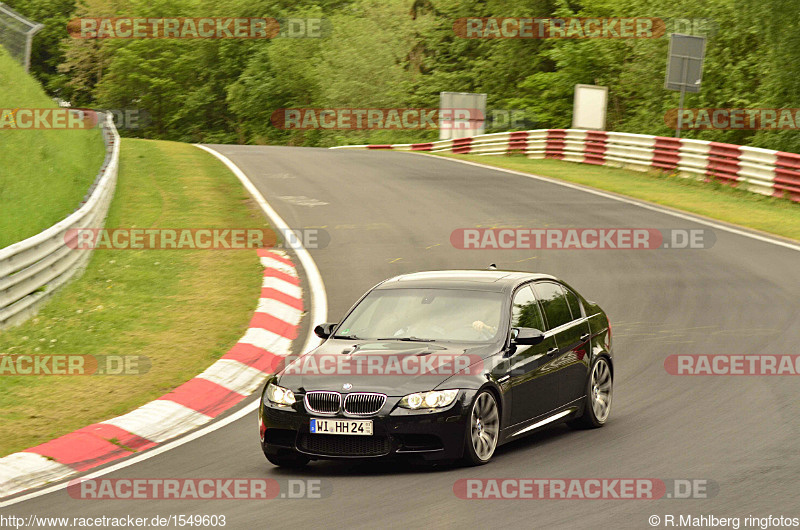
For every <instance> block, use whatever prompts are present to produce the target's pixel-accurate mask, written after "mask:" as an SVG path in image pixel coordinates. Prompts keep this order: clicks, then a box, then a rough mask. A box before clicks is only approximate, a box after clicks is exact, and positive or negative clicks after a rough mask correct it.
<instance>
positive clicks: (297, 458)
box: [265, 452, 309, 469]
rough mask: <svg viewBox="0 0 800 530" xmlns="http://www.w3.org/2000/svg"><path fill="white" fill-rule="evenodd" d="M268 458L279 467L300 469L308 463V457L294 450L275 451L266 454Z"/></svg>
mask: <svg viewBox="0 0 800 530" xmlns="http://www.w3.org/2000/svg"><path fill="white" fill-rule="evenodd" d="M265 456H266V457H267V460H269V461H270V463H271V464H273V465H275V466H278V467H288V468H291V469H299V468H301V467H305V465H306V464H308V461H309V459H308V457H306V456H305V455H301V454H300V453H294V452H291V453H289V452H285V453H275V454H265Z"/></svg>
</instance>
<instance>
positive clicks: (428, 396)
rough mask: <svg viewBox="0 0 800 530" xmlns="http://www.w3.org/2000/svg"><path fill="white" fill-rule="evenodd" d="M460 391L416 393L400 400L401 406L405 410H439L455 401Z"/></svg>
mask: <svg viewBox="0 0 800 530" xmlns="http://www.w3.org/2000/svg"><path fill="white" fill-rule="evenodd" d="M457 395H458V390H433V391H431V392H416V393H414V394H409V395H407V396H405V397H404V398H403V399H401V400H400V403H399V405H400V406H401V407H403V408H405V409H438V408H441V407H446V406H447V405H449V404H450V403H452V402H453V401H455V399H456V396H457Z"/></svg>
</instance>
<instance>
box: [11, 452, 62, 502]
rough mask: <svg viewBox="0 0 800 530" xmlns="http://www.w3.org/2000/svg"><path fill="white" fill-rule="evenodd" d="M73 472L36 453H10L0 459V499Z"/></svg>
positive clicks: (59, 478)
mask: <svg viewBox="0 0 800 530" xmlns="http://www.w3.org/2000/svg"><path fill="white" fill-rule="evenodd" d="M74 472H75V470H74V469H72V468H71V467H69V466H67V465H64V464H59V463H58V462H56V461H54V460H49V459H47V458H45V457H44V456H42V455H39V454H36V453H12V454H10V455H8V456H4V457H3V458H2V459H0V497H6V496H8V495H13V494H14V493H17V492H20V491H23V490H25V489H27V488H30V487H33V486H36V485H37V484H42V483H47V482H53V481H54V480H61V479H62V478H64V477H66V476H69V475H71V474H72V473H74ZM0 506H2V504H0Z"/></svg>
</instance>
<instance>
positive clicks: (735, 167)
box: [332, 129, 800, 202]
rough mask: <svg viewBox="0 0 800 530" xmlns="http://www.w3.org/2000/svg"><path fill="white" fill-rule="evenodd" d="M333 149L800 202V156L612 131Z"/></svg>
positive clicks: (507, 134)
mask: <svg viewBox="0 0 800 530" xmlns="http://www.w3.org/2000/svg"><path fill="white" fill-rule="evenodd" d="M332 149H392V150H395V151H429V152H432V153H439V152H452V153H460V154H475V155H504V154H509V153H521V154H525V155H526V156H527V157H528V158H557V159H561V160H567V161H569V162H579V163H583V164H594V165H604V166H613V167H623V168H626V169H634V170H638V171H649V170H654V169H657V170H661V171H674V172H675V173H677V174H679V175H681V176H684V177H691V178H695V179H699V180H720V181H723V182H726V183H728V184H731V185H735V186H737V187H741V188H743V189H746V190H748V191H751V192H754V193H759V194H761V195H771V196H776V197H789V198H790V199H791V200H793V201H795V202H800V155H798V154H794V153H784V152H782V151H773V150H771V149H761V148H758V147H748V146H742V145H733V144H724V143H719V142H707V141H704V140H691V139H685V138H668V137H662V136H649V135H645V134H631V133H619V132H608V131H586V130H580V129H536V130H532V131H515V132H504V133H493V134H482V135H479V136H473V137H470V138H459V139H456V140H440V141H437V142H427V143H418V144H392V145H389V144H382V145H343V146H337V147H332Z"/></svg>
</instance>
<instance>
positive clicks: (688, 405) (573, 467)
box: [3, 146, 800, 528]
mask: <svg viewBox="0 0 800 530" xmlns="http://www.w3.org/2000/svg"><path fill="white" fill-rule="evenodd" d="M214 147H215V149H218V150H219V151H220V152H221V153H222V154H224V155H226V156H228V157H229V158H230V159H231V160H232V161H233V162H235V163H236V164H237V165H238V166H239V167H240V168H241V169H242V170H243V171H244V172H245V173H246V174H247V175H248V176H249V177H250V179H251V180H252V181H253V183H254V184H255V185H256V186H257V187H258V188H259V190H260V191H261V192H262V194H263V195H264V196H265V198H266V199H267V201H268V202H269V203H270V205H271V206H272V207H273V208H274V209H275V210H277V212H278V213H279V214H280V215H281V216H282V217H283V219H284V220H285V221H286V222H287V223H288V224H289V225H290V226H291V227H292V228H303V227H321V228H324V229H325V230H327V231H328V232H329V234H330V237H331V243H330V245H329V246H328V247H327V248H324V249H317V250H314V249H311V250H310V252H311V255H312V256H313V258H314V260H315V261H316V263H317V265H318V267H319V270H320V272H321V274H322V277H323V280H324V281H325V285H326V288H327V296H328V303H329V320H331V321H333V320H336V319H338V318H339V317H340V316H342V314H343V313H344V312H345V311H346V310H347V308H349V307H350V305H351V304H352V303H353V302H354V301H355V300H356V299H357V297H358V296H359V295H361V294H362V293H363V292H364V291H365V290H366V289H368V288H370V287H371V286H372V285H374V284H375V283H377V282H379V281H381V280H383V279H385V278H387V277H390V276H393V275H396V274H400V273H406V272H411V271H417V270H424V269H443V268H485V267H486V266H487V265H489V264H490V263H492V262H494V263H497V265H498V267H499V268H510V269H523V270H531V271H539V272H546V273H552V274H554V275H556V276H558V277H560V278H562V279H564V280H565V281H566V282H568V283H570V284H571V285H573V286H574V287H575V288H576V289H577V290H578V291H579V292H581V293H582V294H583V295H584V296H586V297H587V298H589V299H591V300H594V301H597V302H598V303H600V304H601V306H602V307H603V308H604V309H605V310H606V311H607V313H608V315H609V318H610V319H611V322H612V329H613V336H614V350H615V355H616V357H615V372H616V373H615V393H614V402H613V407H612V413H611V418H610V420H609V422H608V424H607V425H606V426H605V427H604V428H602V429H598V430H593V431H571V430H569V429H567V428H566V427H555V428H553V429H550V430H547V431H545V432H542V433H539V434H536V435H534V436H532V437H528V438H526V439H523V440H520V441H517V442H514V443H512V444H510V445H507V446H504V447H502V448H500V449H499V450H498V452H497V453H496V455H495V457H494V460H493V461H492V462H491V463H490V464H489V465H486V466H482V467H478V468H465V467H452V466H451V467H445V468H443V469H426V468H417V467H413V466H408V465H404V464H397V463H379V464H362V465H356V466H353V465H349V464H342V463H336V462H317V463H312V464H310V465H309V466H308V467H307V468H306V469H304V470H303V471H301V472H289V471H283V470H278V469H277V468H275V467H272V466H271V465H270V464H268V463H267V461H266V460H265V458H264V456H263V455H262V453H261V450H260V447H259V443H258V433H257V427H256V417H255V416H256V415H255V413H251V414H248V415H247V417H245V418H243V419H241V420H238V421H235V422H233V423H231V424H229V425H227V426H225V427H224V428H221V429H219V430H216V431H214V432H212V433H210V434H208V435H206V436H203V437H201V438H199V439H196V440H193V441H191V442H189V443H186V444H184V445H181V446H180V447H177V448H176V449H173V450H171V451H167V452H164V453H162V454H159V455H157V456H155V457H153V458H150V459H147V460H144V461H143V462H140V463H138V464H135V465H132V466H129V467H126V468H124V469H120V470H118V471H115V472H113V473H111V474H110V475H108V477H111V478H114V477H117V478H122V477H125V478H144V477H164V478H173V477H196V478H200V477H203V478H205V477H210V478H217V477H237V478H245V477H272V478H280V479H286V478H291V477H297V478H308V479H321V480H322V481H323V483H324V484H325V485H326V487H327V488H329V491H330V495H329V496H327V497H325V498H322V499H304V500H287V499H275V500H270V501H257V500H247V501H239V500H217V501H174V500H170V501H157V500H149V501H133V500H131V501H111V502H102V501H91V500H77V499H73V498H71V497H70V496H69V495H68V494H67V492H66V491H65V490H63V489H61V490H58V491H55V492H53V493H49V494H46V495H42V496H39V497H35V498H32V499H30V500H27V501H24V502H22V503H19V504H15V505H13V506H10V507H7V508H4V509H3V512H5V513H13V514H15V515H18V516H25V515H27V514H32V513H35V514H40V515H53V516H69V517H87V516H102V515H105V516H127V515H135V516H141V517H152V516H154V515H157V514H158V515H162V516H166V515H170V514H207V515H220V514H224V515H226V518H227V527H228V528H265V527H270V528H278V527H281V526H283V527H286V526H288V525H291V526H292V527H294V528H315V527H320V526H323V527H329V526H335V527H341V528H349V527H362V526H376V525H380V526H382V527H398V526H401V525H402V526H408V527H422V526H434V525H435V526H436V527H460V528H466V527H479V526H483V527H489V526H496V525H498V524H500V523H502V526H504V527H510V526H513V525H517V526H521V527H526V528H530V527H536V528H545V527H548V528H549V527H561V528H595V527H598V526H605V527H610V528H614V527H620V528H648V527H649V524H648V517H649V516H650V515H653V514H656V515H660V516H662V517H663V515H664V514H673V515H676V516H677V515H679V514H692V515H697V516H699V515H703V514H714V515H716V516H718V517H722V516H739V517H746V516H748V515H753V516H759V517H765V516H768V515H773V516H780V515H784V516H787V517H797V516H800V496H798V493H797V491H798V477H800V403H798V399H797V395H798V394H797V389H798V379H797V377H790V376H784V377H765V376H760V377H747V376H716V377H712V376H692V377H688V376H672V375H669V374H667V373H666V371H665V369H664V365H663V363H664V359H665V358H666V357H667V356H668V355H671V354H676V353H692V354H711V353H724V354H796V353H798V351H797V349H798V347H797V345H798V344H800V325H798V323H799V322H800V302H799V301H798V300H800V266H799V265H800V254H798V252H797V251H796V250H792V249H790V248H785V247H781V246H777V245H774V244H770V243H767V242H763V241H758V240H754V239H751V238H748V237H745V236H742V235H738V234H735V233H730V232H726V231H722V230H716V231H715V233H716V243H715V244H714V246H713V247H712V248H710V249H697V250H673V249H670V250H666V249H660V250H541V251H526V250H503V251H488V250H458V249H455V248H453V247H452V245H451V244H450V234H451V232H452V231H453V230H454V229H456V228H470V227H478V226H484V227H487V226H519V227H529V228H546V227H576V228H581V227H597V228H707V227H706V226H704V225H701V224H698V223H696V222H693V221H689V220H686V219H680V218H677V217H673V216H670V215H668V214H666V213H661V212H658V211H653V210H650V209H645V208H641V207H639V206H636V205H633V204H629V203H625V202H621V201H617V200H613V199H611V198H605V197H601V196H598V195H594V194H591V193H587V192H584V191H580V190H576V189H572V188H569V187H564V186H560V185H557V184H553V183H548V182H543V181H540V180H535V179H530V178H525V177H522V176H517V175H512V174H508V173H504V172H501V171H495V170H491V169H486V168H481V167H476V166H469V165H466V164H460V163H457V162H453V161H448V160H442V159H436V158H433V157H428V156H423V155H415V154H408V153H397V152H390V151H349V150H325V149H309V148H292V147H258V146H214ZM306 297H307V293H306ZM309 324H310V323H308V322H306V323H304V325H306V326H307V325H309ZM306 329H307V328H306ZM304 339H305V336H304V335H301V336H300V337H299V338H298V340H296V341H295V344H296V345H298V347H299V345H301V344H302V343H303V341H304ZM495 477H497V478H505V477H518V478H563V477H580V478H583V477H586V478H591V477H605V478H638V477H642V478H647V477H649V478H659V479H707V480H709V481H713V483H714V484H716V485H718V486H719V491H718V493H717V494H716V495H714V496H713V497H711V498H708V499H691V500H677V499H666V498H665V499H660V500H546V501H545V500H461V499H458V498H457V497H456V496H455V495H454V493H453V484H454V482H455V481H456V480H457V479H460V478H495Z"/></svg>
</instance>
